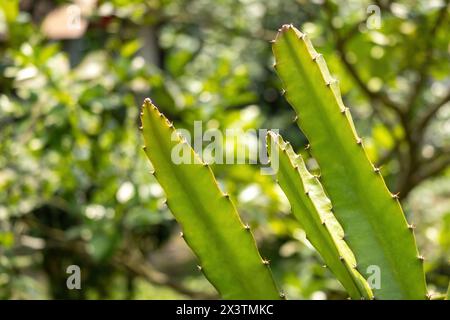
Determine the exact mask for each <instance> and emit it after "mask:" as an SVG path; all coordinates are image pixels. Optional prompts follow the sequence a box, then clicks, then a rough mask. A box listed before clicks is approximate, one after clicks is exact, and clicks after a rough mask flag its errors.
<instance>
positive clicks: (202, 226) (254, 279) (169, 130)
mask: <svg viewBox="0 0 450 320" xmlns="http://www.w3.org/2000/svg"><path fill="white" fill-rule="evenodd" d="M141 122H142V127H143V129H142V133H143V137H144V142H145V147H144V148H143V149H144V152H145V154H146V155H147V157H148V159H149V160H150V162H151V163H152V166H153V168H154V170H155V171H154V175H155V178H156V179H157V180H158V182H159V183H160V185H161V187H162V188H163V190H164V192H165V194H166V197H167V205H168V207H169V209H170V210H171V211H172V213H173V214H174V216H175V218H176V219H177V221H178V222H179V224H180V225H181V227H182V230H183V231H182V233H181V236H182V238H183V239H184V240H185V241H186V243H187V244H188V246H189V247H190V248H191V249H192V251H193V252H194V253H195V255H196V256H197V258H198V260H199V268H198V269H199V271H201V272H203V274H204V275H205V277H206V278H207V279H208V280H209V281H210V282H211V283H212V284H213V285H214V287H215V288H216V289H217V291H218V292H219V293H220V295H221V296H222V297H223V298H225V299H280V293H279V292H278V289H277V287H276V285H275V282H274V280H273V278H272V275H271V271H270V268H269V267H268V260H266V259H263V258H262V257H261V255H260V254H259V252H258V249H257V247H256V242H255V240H254V238H253V234H252V233H251V232H250V231H249V230H248V228H247V225H244V224H243V223H242V221H241V219H240V217H239V214H238V213H237V211H236V208H235V206H234V204H233V202H232V201H231V199H230V197H229V196H228V195H226V194H223V193H222V191H221V190H220V188H219V185H218V184H217V181H216V179H215V177H214V174H213V172H212V170H211V168H210V167H209V166H208V165H207V164H205V163H203V161H202V160H201V159H200V157H199V156H198V155H197V154H196V153H195V152H194V150H193V149H192V148H191V147H190V146H189V144H188V143H187V142H185V141H184V140H183V139H182V137H180V136H179V135H178V134H177V133H176V129H175V127H174V126H173V124H172V123H170V122H169V121H168V120H167V119H166V117H165V116H164V115H163V114H162V113H161V112H159V110H158V108H157V107H156V106H155V105H154V104H153V103H152V102H151V100H150V99H148V98H147V99H145V101H144V104H143V106H142V112H141ZM173 137H175V139H174V140H172V139H173ZM179 143H185V146H186V149H185V151H186V152H189V154H190V156H191V159H193V160H194V161H192V164H183V163H182V164H175V163H173V161H172V159H171V152H172V150H173V148H174V147H175V146H176V145H178V144H179Z"/></svg>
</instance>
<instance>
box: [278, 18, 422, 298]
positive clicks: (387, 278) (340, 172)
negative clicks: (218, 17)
mask: <svg viewBox="0 0 450 320" xmlns="http://www.w3.org/2000/svg"><path fill="white" fill-rule="evenodd" d="M272 48H273V51H274V55H275V61H276V63H275V69H276V71H277V73H278V75H279V77H280V78H281V81H282V83H283V88H284V90H285V97H286V99H287V101H288V102H289V103H290V104H291V105H292V107H293V108H294V110H295V111H296V114H297V116H298V118H299V119H300V120H298V121H297V124H298V125H299V127H300V129H301V130H302V131H303V133H304V134H305V136H306V137H307V138H308V140H309V143H310V145H311V150H310V152H311V154H312V155H313V156H314V158H315V159H316V160H317V162H318V163H319V166H320V170H321V176H322V178H321V181H322V184H323V185H324V187H325V190H326V192H327V194H328V196H329V197H330V199H331V201H332V202H333V204H334V206H335V211H336V218H337V219H338V221H339V223H340V224H341V225H342V226H343V228H344V229H345V230H346V240H347V243H348V245H349V246H350V248H351V249H352V251H353V252H354V254H355V256H356V258H357V259H358V261H359V263H360V265H361V270H362V272H363V275H364V276H365V277H368V276H370V274H369V273H366V271H365V270H367V268H368V267H369V266H371V265H377V266H379V267H380V270H381V287H380V289H374V294H375V296H376V297H377V298H382V299H424V298H425V297H426V285H425V276H424V272H423V266H422V264H421V263H419V262H418V259H417V256H418V251H417V247H416V244H415V237H414V233H413V232H411V230H410V229H409V228H408V224H407V221H406V219H405V216H404V213H403V211H402V208H401V206H400V203H399V201H398V195H395V194H394V195H392V194H391V193H390V191H389V190H388V188H387V186H386V184H385V182H384V179H383V177H382V176H381V174H377V175H374V174H373V171H374V169H373V168H374V166H373V164H372V163H371V162H370V160H369V158H368V156H367V154H366V152H365V149H364V143H363V141H362V139H361V138H360V137H359V136H358V134H357V132H356V129H355V126H354V123H353V120H352V117H351V114H350V111H349V109H348V108H347V107H346V106H345V104H344V103H343V100H342V97H341V94H340V90H339V85H338V82H337V81H336V80H335V79H334V78H333V77H332V76H331V74H330V72H329V70H328V67H327V65H326V63H325V60H324V58H323V56H322V55H319V54H318V53H317V51H316V50H315V49H314V47H313V45H312V43H311V41H310V40H309V39H308V36H307V35H306V34H305V33H302V32H300V31H299V30H297V29H296V28H294V27H293V26H292V25H284V26H283V27H282V28H281V29H280V30H279V32H278V34H277V36H276V38H275V41H274V43H273V44H272ZM321 84H323V85H321ZM342 115H344V117H343V116H342ZM352 141H353V143H352ZM377 173H378V172H377ZM392 199H394V201H392Z"/></svg>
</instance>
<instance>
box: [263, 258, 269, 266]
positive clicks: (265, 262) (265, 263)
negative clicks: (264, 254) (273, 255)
mask: <svg viewBox="0 0 450 320" xmlns="http://www.w3.org/2000/svg"><path fill="white" fill-rule="evenodd" d="M262 263H263V265H265V266H268V265H269V264H270V260H267V259H263V260H262Z"/></svg>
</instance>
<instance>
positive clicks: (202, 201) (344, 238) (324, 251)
mask: <svg viewBox="0 0 450 320" xmlns="http://www.w3.org/2000/svg"><path fill="white" fill-rule="evenodd" d="M273 52H274V55H275V61H276V63H275V69H276V70H277V73H278V75H279V77H280V78H281V81H282V83H283V86H284V91H285V97H286V99H287V101H288V102H289V103H290V104H291V105H292V107H293V108H294V110H295V111H296V113H297V117H296V119H297V120H296V121H297V124H298V126H299V127H300V129H301V130H302V131H303V133H304V134H305V136H306V137H307V138H308V140H309V143H310V149H311V150H310V152H311V154H312V156H313V157H314V158H315V159H316V160H317V162H318V164H319V166H320V172H321V178H320V181H319V179H318V177H316V176H314V175H312V174H311V173H310V172H309V171H308V170H307V168H306V165H305V163H304V161H303V159H302V157H301V156H300V155H297V154H296V153H295V152H294V150H293V149H292V147H291V146H290V144H289V143H288V142H284V140H283V139H282V138H281V136H279V135H277V134H275V133H270V134H269V135H268V142H270V143H269V145H271V148H270V150H269V156H270V158H271V160H272V161H276V160H277V159H278V160H279V172H278V173H277V177H278V182H279V184H280V186H281V188H282V189H283V191H284V192H285V194H286V196H287V198H288V200H289V202H290V203H291V208H292V211H293V214H294V216H295V217H296V218H297V219H298V221H299V223H300V224H301V226H302V227H303V229H304V230H305V233H306V235H307V238H308V239H309V240H310V242H311V243H312V245H313V246H314V247H315V248H316V250H317V251H318V252H319V253H320V255H321V256H322V258H323V260H324V261H325V263H326V265H327V266H328V267H329V268H330V270H331V271H332V272H333V273H334V274H335V276H336V278H337V279H338V280H339V281H340V282H341V283H342V285H343V286H344V288H345V289H346V290H347V291H348V293H349V295H350V297H351V298H354V299H366V298H367V299H372V298H379V299H424V298H426V297H429V295H428V294H427V291H426V284H425V276H424V271H423V257H422V256H420V255H419V254H418V250H417V247H416V243H415V237H414V233H413V227H412V226H411V225H409V224H408V223H407V221H406V218H405V215H404V213H403V210H402V208H401V205H400V203H399V201H398V195H396V194H391V192H390V191H389V190H388V188H387V186H386V184H385V182H384V179H383V177H382V175H381V173H380V170H379V169H378V168H376V167H374V165H373V164H372V163H371V162H370V160H369V158H368V156H367V154H366V152H365V149H364V145H363V141H362V139H361V138H360V137H359V136H358V134H357V132H356V129H355V126H354V124H353V120H352V117H351V115H350V111H349V108H347V107H346V106H345V105H344V103H343V101H342V97H341V95H340V91H339V85H338V82H337V81H336V80H335V79H333V78H332V76H331V74H330V72H329V71H328V68H327V66H326V63H325V60H324V58H323V57H322V55H320V54H318V53H317V52H316V50H315V49H314V47H313V46H312V44H311V42H310V40H309V39H308V37H307V36H306V34H304V33H302V32H300V31H299V30H297V29H296V28H294V27H293V26H292V25H284V26H283V27H282V28H281V29H280V30H279V32H278V34H277V36H276V38H275V40H274V41H273ZM141 121H142V126H143V127H142V130H143V136H144V141H145V147H144V151H145V153H146V155H147V156H148V158H149V160H150V161H151V163H152V165H153V167H154V168H155V170H156V171H155V172H154V175H155V177H156V179H157V180H158V181H159V183H160V184H161V186H162V188H163V189H164V191H165V193H166V195H167V198H168V206H169V208H170V210H171V211H172V212H173V214H174V216H175V217H176V219H177V220H178V221H179V223H180V224H181V226H182V228H183V232H184V238H185V240H186V242H187V243H188V245H189V246H190V247H191V248H192V250H193V251H194V253H195V254H196V255H197V257H198V258H199V260H200V265H201V270H202V271H203V272H204V274H205V276H206V277H207V278H208V280H209V281H210V282H211V283H212V284H213V285H214V286H215V287H216V288H217V290H218V291H219V293H220V294H221V295H222V297H223V298H230V299H237V298H245V299H277V298H280V295H279V293H278V289H277V287H276V285H275V283H274V281H273V279H272V276H271V272H270V270H269V268H268V262H267V261H266V260H264V259H262V258H261V256H260V254H259V252H258V250H257V248H256V245H255V241H254V239H253V236H252V234H251V232H250V231H249V227H248V225H244V224H243V223H242V221H241V220H240V217H239V215H238V213H237V211H236V209H235V207H234V205H233V203H232V202H231V200H230V199H229V197H228V196H227V195H226V194H223V193H222V191H220V188H219V187H218V185H217V183H216V180H215V178H214V175H213V173H212V171H211V169H210V168H209V167H208V165H207V164H204V163H203V162H202V160H201V159H200V158H199V156H198V155H196V154H195V152H194V151H193V150H192V148H191V147H190V146H189V145H188V144H187V143H186V142H183V139H182V138H181V137H180V136H179V135H177V134H176V131H175V128H174V127H173V125H172V124H171V123H169V122H168V120H167V119H166V118H165V117H164V116H163V115H162V114H161V113H160V112H159V111H158V109H157V107H156V106H154V105H153V104H152V102H151V101H150V99H146V100H145V102H144V105H143V107H142V112H141ZM174 137H175V138H174ZM180 143H181V144H182V145H183V146H185V149H184V152H187V153H188V155H189V156H190V158H191V159H192V160H193V161H192V164H178V165H176V164H174V163H173V161H172V159H171V153H172V150H173V148H174V147H175V146H177V145H180ZM373 266H376V267H377V268H378V269H379V270H380V272H381V274H380V286H379V287H376V288H370V286H369V281H368V279H369V277H370V276H371V271H370V270H371V267H373ZM281 296H282V295H281Z"/></svg>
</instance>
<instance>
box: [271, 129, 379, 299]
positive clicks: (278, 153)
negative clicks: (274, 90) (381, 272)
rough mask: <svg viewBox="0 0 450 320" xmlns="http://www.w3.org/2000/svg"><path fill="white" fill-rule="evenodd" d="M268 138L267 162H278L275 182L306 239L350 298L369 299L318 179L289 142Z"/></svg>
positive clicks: (274, 137)
mask: <svg viewBox="0 0 450 320" xmlns="http://www.w3.org/2000/svg"><path fill="white" fill-rule="evenodd" d="M267 138H268V146H269V155H270V160H271V162H272V163H274V162H278V163H279V170H278V172H277V178H278V183H279V185H280V187H281V189H283V191H284V193H285V194H286V197H287V198H288V200H289V202H290V204H291V209H292V213H293V214H294V216H295V217H296V218H297V220H298V221H299V222H300V224H301V226H302V228H303V229H304V231H305V233H306V237H307V239H308V240H309V241H310V242H311V244H312V245H313V246H314V248H316V249H317V251H318V252H319V253H320V255H321V256H322V258H323V260H324V261H325V263H326V265H327V267H329V268H330V270H331V271H332V272H333V273H334V274H335V276H336V277H337V278H338V280H339V281H340V282H341V283H342V285H343V286H344V287H345V288H346V290H347V292H348V293H349V295H350V297H351V298H352V299H372V298H373V294H372V290H371V289H370V287H369V284H368V283H367V281H366V280H365V279H364V278H363V277H362V276H361V274H360V273H359V272H358V270H357V265H356V261H355V257H354V255H353V252H352V251H351V250H350V248H349V247H348V245H347V244H346V243H345V241H344V230H343V229H342V227H341V225H340V224H339V223H338V222H337V220H336V218H335V217H334V215H333V212H332V210H333V208H332V205H331V202H330V200H329V199H328V198H327V196H326V194H325V192H324V190H323V188H322V185H321V184H320V182H319V180H318V179H317V178H316V177H315V176H314V175H312V174H311V173H310V172H309V171H308V169H307V168H306V166H305V163H304V161H303V159H302V157H301V156H300V155H297V154H296V153H295V152H294V150H293V149H292V147H291V145H290V144H289V142H287V143H285V142H284V141H283V138H282V137H281V136H280V135H277V134H275V133H274V132H269V134H268V136H267Z"/></svg>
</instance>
